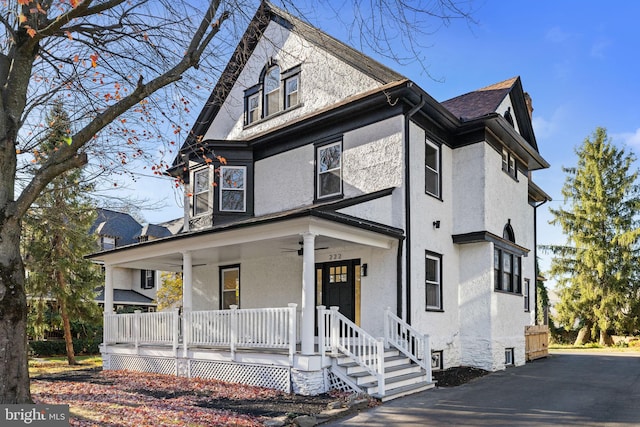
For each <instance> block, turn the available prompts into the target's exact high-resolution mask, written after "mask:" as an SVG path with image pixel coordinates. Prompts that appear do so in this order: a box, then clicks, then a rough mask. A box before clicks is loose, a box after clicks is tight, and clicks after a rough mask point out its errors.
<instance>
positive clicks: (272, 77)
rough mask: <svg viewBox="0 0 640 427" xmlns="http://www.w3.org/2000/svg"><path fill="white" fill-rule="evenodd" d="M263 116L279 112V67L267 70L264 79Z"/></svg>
mask: <svg viewBox="0 0 640 427" xmlns="http://www.w3.org/2000/svg"><path fill="white" fill-rule="evenodd" d="M263 105H264V116H265V117H268V116H270V115H272V114H275V113H277V112H278V111H280V67H278V66H277V65H276V66H274V67H271V68H269V69H268V70H267V74H266V75H265V77H264V104H263Z"/></svg>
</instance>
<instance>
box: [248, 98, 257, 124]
mask: <svg viewBox="0 0 640 427" xmlns="http://www.w3.org/2000/svg"><path fill="white" fill-rule="evenodd" d="M252 101H253V102H255V108H252V107H251V102H252ZM252 113H255V115H254V116H253V117H252ZM258 120H260V92H257V93H254V94H253V95H249V96H247V124H248V125H250V124H251V123H255V122H257V121H258Z"/></svg>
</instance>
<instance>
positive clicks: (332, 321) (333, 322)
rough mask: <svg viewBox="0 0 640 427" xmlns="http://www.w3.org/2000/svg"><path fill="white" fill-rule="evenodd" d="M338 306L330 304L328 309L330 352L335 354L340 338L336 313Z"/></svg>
mask: <svg viewBox="0 0 640 427" xmlns="http://www.w3.org/2000/svg"><path fill="white" fill-rule="evenodd" d="M338 309H339V307H337V306H331V307H330V308H329V310H331V312H330V316H329V344H330V345H331V353H333V354H336V353H337V352H338V342H339V340H340V324H339V322H338V317H337V316H336V313H337V312H338Z"/></svg>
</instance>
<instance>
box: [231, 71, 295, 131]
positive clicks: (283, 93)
mask: <svg viewBox="0 0 640 427" xmlns="http://www.w3.org/2000/svg"><path fill="white" fill-rule="evenodd" d="M298 104H300V66H297V67H294V68H291V69H289V70H287V71H284V72H281V70H280V66H279V65H277V64H276V63H275V61H273V60H271V61H270V62H269V64H268V65H267V66H266V67H265V68H264V70H263V72H262V73H261V75H260V79H259V81H258V84H257V85H255V86H253V87H251V88H249V89H247V90H246V91H245V93H244V110H245V120H244V121H245V125H250V124H252V123H255V122H257V121H259V120H261V119H266V118H268V117H271V116H273V115H275V114H277V113H280V112H282V111H286V110H288V109H290V108H293V107H295V106H297V105H298Z"/></svg>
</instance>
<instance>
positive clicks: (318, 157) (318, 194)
mask: <svg viewBox="0 0 640 427" xmlns="http://www.w3.org/2000/svg"><path fill="white" fill-rule="evenodd" d="M333 146H338V147H339V148H340V164H339V166H338V167H335V168H332V169H327V170H324V171H320V166H321V162H320V151H321V150H328V149H329V148H331V147H333ZM343 154H344V150H343V147H342V141H336V142H332V143H330V144H325V145H321V146H318V147H316V161H317V165H316V198H318V199H325V198H327V197H332V196H337V195H340V194H342V156H343ZM334 171H339V179H340V188H339V189H338V191H336V192H333V193H327V194H320V181H321V180H320V176H321V175H325V174H332V173H333V172H334Z"/></svg>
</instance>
